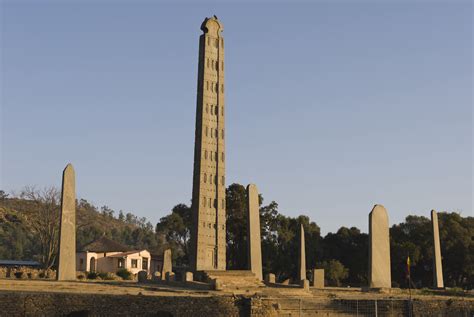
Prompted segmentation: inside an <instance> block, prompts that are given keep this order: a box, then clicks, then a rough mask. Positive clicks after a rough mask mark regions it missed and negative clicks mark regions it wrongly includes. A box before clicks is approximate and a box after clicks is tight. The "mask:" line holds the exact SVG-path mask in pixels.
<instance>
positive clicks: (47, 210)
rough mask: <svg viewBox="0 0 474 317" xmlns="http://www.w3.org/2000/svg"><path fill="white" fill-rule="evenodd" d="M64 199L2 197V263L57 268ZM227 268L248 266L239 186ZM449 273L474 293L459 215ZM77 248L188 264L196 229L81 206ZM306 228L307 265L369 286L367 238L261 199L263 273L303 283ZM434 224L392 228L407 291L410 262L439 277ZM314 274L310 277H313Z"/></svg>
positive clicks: (185, 219)
mask: <svg viewBox="0 0 474 317" xmlns="http://www.w3.org/2000/svg"><path fill="white" fill-rule="evenodd" d="M58 202H59V194H58V191H57V190H55V189H54V188H49V189H43V190H37V189H35V188H25V190H23V191H22V192H21V193H20V194H19V195H13V196H11V197H10V196H8V195H7V194H5V192H3V191H0V241H1V242H2V243H1V244H0V259H18V260H20V259H23V260H32V259H35V260H38V261H40V262H41V263H43V264H44V265H45V267H54V266H55V265H56V262H57V257H56V254H57V244H55V241H57V224H58V215H59V206H58ZM226 208H227V225H226V231H227V232H226V238H227V268H228V269H246V268H247V241H246V240H247V217H246V210H247V193H246V190H245V187H244V186H242V185H240V184H232V185H230V186H229V187H228V188H227V189H226ZM438 219H439V229H440V239H441V253H442V256H443V274H444V281H445V285H446V286H450V287H463V288H468V289H472V288H473V287H474V218H473V217H462V216H461V215H460V214H459V213H456V212H441V213H439V214H438ZM76 222H77V234H76V236H77V248H78V249H80V248H81V247H82V246H83V245H85V244H87V243H89V242H91V241H93V240H95V239H97V238H99V237H100V236H102V235H106V236H107V237H109V238H111V239H114V240H115V241H117V242H120V243H123V244H126V245H128V246H130V247H134V248H146V249H148V250H149V251H150V252H152V253H156V254H160V253H161V252H163V250H164V249H166V248H171V249H172V251H173V260H174V262H175V265H177V266H181V267H185V266H187V265H189V255H190V232H191V230H190V229H191V225H192V217H191V209H190V206H189V205H186V204H182V203H181V204H177V205H176V206H175V207H173V209H172V210H171V212H170V213H168V214H167V215H166V216H164V217H162V218H161V219H160V220H159V222H158V223H157V224H156V226H155V227H154V226H153V225H152V224H151V223H150V222H149V221H148V220H147V219H146V218H144V217H142V218H138V217H136V216H135V215H133V213H132V212H127V213H124V212H123V211H119V212H118V213H116V212H115V211H114V210H111V209H110V208H108V207H107V206H102V207H101V208H97V207H96V206H94V205H93V204H91V203H89V202H88V201H86V200H84V199H79V200H78V201H77V220H76ZM300 224H303V227H304V229H305V240H306V267H307V268H308V269H312V268H324V269H325V278H326V280H327V284H328V285H332V286H354V287H356V286H364V285H367V274H368V235H367V234H366V233H363V232H361V231H360V230H359V229H358V228H355V227H351V228H346V227H341V228H339V230H338V231H337V232H335V233H328V234H326V235H325V236H321V231H320V227H319V226H318V225H317V223H316V222H314V221H311V219H310V218H309V217H307V216H304V215H301V216H298V217H288V216H285V215H283V214H282V213H280V211H279V209H278V204H277V203H276V202H275V201H272V202H270V203H269V204H264V199H263V196H262V195H260V225H261V238H262V239H261V240H262V259H263V270H264V274H266V273H274V274H275V275H276V277H277V280H280V281H281V280H284V279H287V278H290V279H294V278H296V273H297V267H296V266H297V261H295V259H297V257H298V244H299V238H298V232H299V226H300ZM432 243H433V242H432V232H431V221H430V219H428V218H426V217H423V216H415V215H409V216H407V217H406V219H405V221H404V222H402V223H400V224H395V225H393V226H392V227H391V228H390V248H391V270H392V283H393V286H394V287H402V288H405V287H407V286H408V285H407V280H406V258H407V256H410V259H411V278H412V282H413V283H414V285H415V286H416V287H418V288H421V287H430V286H431V285H432V279H433V264H432V263H433V247H432ZM308 274H310V271H308Z"/></svg>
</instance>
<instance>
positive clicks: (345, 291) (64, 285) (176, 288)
mask: <svg viewBox="0 0 474 317" xmlns="http://www.w3.org/2000/svg"><path fill="white" fill-rule="evenodd" d="M0 291H22V292H61V293H82V294H88V293H90V294H110V295H138V294H141V295H145V296H197V297H202V296H219V295H229V294H235V295H249V296H250V295H253V294H255V293H258V294H260V295H261V296H269V297H272V296H291V297H294V296H298V297H313V298H341V299H375V298H380V299H382V298H398V299H408V298H409V296H410V295H409V292H408V290H400V289H391V290H390V291H381V292H366V291H362V290H361V289H360V288H335V287H328V288H325V289H313V288H311V289H310V291H309V292H308V291H304V290H303V289H301V288H298V287H296V286H287V287H284V286H280V287H268V286H267V287H264V288H260V289H258V290H250V291H246V290H239V291H232V292H226V291H208V290H195V289H190V288H186V287H184V285H181V286H180V285H166V284H153V283H145V284H141V283H137V282H134V281H76V282H58V281H48V280H14V279H0ZM411 297H412V298H414V299H415V298H420V299H425V300H426V299H449V298H454V297H455V298H458V299H462V300H469V301H474V294H473V293H472V292H471V293H464V294H461V293H459V292H456V293H454V292H451V291H449V290H445V291H443V290H441V291H434V290H433V291H431V290H412V292H411Z"/></svg>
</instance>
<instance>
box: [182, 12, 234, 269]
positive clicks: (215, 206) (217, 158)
mask: <svg viewBox="0 0 474 317" xmlns="http://www.w3.org/2000/svg"><path fill="white" fill-rule="evenodd" d="M201 30H202V31H203V32H204V34H202V35H201V37H200V39H199V65H198V85H197V106H196V131H195V142H194V173H193V196H192V207H191V209H192V213H193V227H192V233H191V252H192V253H191V268H192V269H193V270H194V271H202V270H225V269H226V236H225V232H226V231H225V230H226V229H225V220H226V206H225V142H224V141H225V139H224V135H225V134H224V130H225V121H224V108H225V99H224V39H223V37H222V34H221V32H222V30H223V26H222V23H221V22H220V21H219V20H218V19H217V17H216V16H214V17H212V18H206V19H205V20H204V22H203V23H202V25H201Z"/></svg>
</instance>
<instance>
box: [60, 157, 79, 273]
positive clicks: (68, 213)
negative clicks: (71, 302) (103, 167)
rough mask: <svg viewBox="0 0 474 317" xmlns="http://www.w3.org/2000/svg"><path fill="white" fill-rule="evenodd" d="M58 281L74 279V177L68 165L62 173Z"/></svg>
mask: <svg viewBox="0 0 474 317" xmlns="http://www.w3.org/2000/svg"><path fill="white" fill-rule="evenodd" d="M56 279H57V280H58V281H66V280H75V279H76V176H75V172H74V168H73V167H72V165H71V164H68V165H67V166H66V168H65V169H64V172H63V185H62V191H61V215H60V224H59V263H58V274H57V277H56Z"/></svg>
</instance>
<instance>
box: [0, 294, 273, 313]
mask: <svg viewBox="0 0 474 317" xmlns="http://www.w3.org/2000/svg"><path fill="white" fill-rule="evenodd" d="M0 311H1V314H0V315H2V316H160V317H171V316H173V317H180V316H216V317H220V316H222V317H224V316H229V317H240V316H249V311H250V307H249V300H246V299H244V298H241V297H234V296H196V297H194V296H143V295H99V294H94V295H91V294H67V293H46V292H45V293H28V292H0ZM260 316H261V317H266V316H264V315H260Z"/></svg>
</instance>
